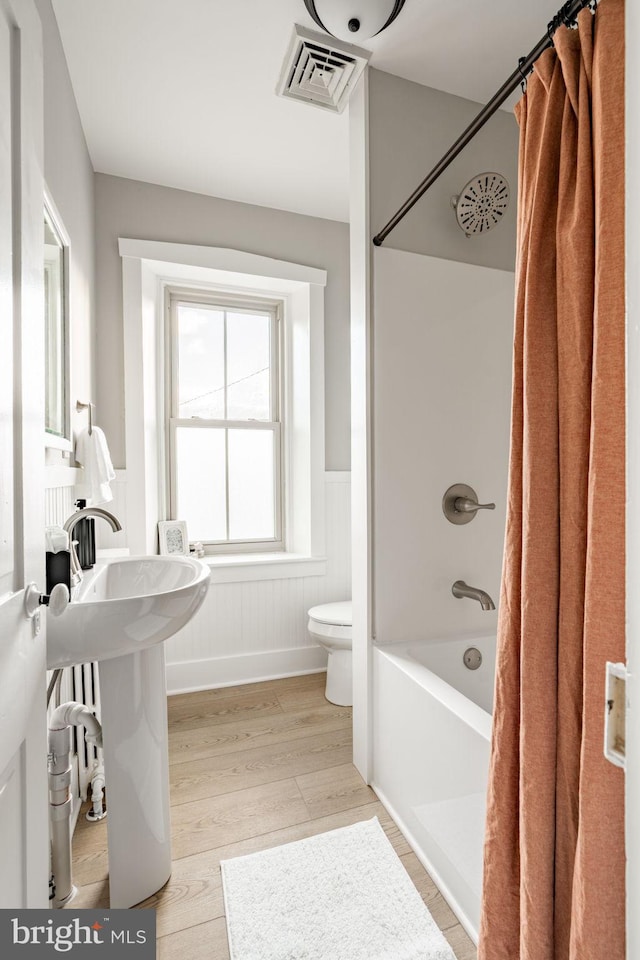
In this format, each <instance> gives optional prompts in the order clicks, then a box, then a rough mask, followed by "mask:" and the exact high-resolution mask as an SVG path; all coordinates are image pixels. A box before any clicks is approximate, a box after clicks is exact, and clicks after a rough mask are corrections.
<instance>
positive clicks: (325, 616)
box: [308, 600, 353, 627]
mask: <svg viewBox="0 0 640 960" xmlns="http://www.w3.org/2000/svg"><path fill="white" fill-rule="evenodd" d="M308 616H309V619H310V620H315V621H316V623H326V624H329V625H330V626H334V627H351V625H352V617H353V613H352V604H351V600H341V601H339V602H338V603H321V604H319V605H318V606H317V607H311V609H310V610H309V614H308Z"/></svg>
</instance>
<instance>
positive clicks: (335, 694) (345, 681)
mask: <svg viewBox="0 0 640 960" xmlns="http://www.w3.org/2000/svg"><path fill="white" fill-rule="evenodd" d="M351 623H352V621H351V600H342V601H340V603H323V604H320V605H319V606H317V607H311V609H310V610H309V625H308V626H309V633H310V634H311V636H312V637H313V639H314V640H316V641H317V642H318V643H319V644H320V646H321V647H324V648H325V650H326V651H327V653H328V654H329V659H328V660H327V686H326V688H325V693H324V695H325V697H326V698H327V700H329V702H330V703H335V704H337V705H338V706H340V707H350V706H351V705H352V703H353V691H352V683H353V670H352V666H351Z"/></svg>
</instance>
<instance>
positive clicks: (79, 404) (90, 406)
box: [76, 400, 93, 436]
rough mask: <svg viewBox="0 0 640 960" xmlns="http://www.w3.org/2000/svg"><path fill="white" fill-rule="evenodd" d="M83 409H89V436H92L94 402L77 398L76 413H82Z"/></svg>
mask: <svg viewBox="0 0 640 960" xmlns="http://www.w3.org/2000/svg"><path fill="white" fill-rule="evenodd" d="M82 410H88V411H89V436H91V434H92V433H93V404H92V403H82V401H81V400H76V413H80V412H81V411H82Z"/></svg>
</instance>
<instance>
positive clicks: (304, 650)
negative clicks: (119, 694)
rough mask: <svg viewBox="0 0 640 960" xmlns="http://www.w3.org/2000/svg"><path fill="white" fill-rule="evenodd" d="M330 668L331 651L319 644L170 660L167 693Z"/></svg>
mask: <svg viewBox="0 0 640 960" xmlns="http://www.w3.org/2000/svg"><path fill="white" fill-rule="evenodd" d="M326 669H327V653H326V651H325V650H323V649H322V647H319V646H316V645H315V644H314V645H313V646H309V647H301V648H298V649H294V650H272V651H269V652H265V653H249V654H244V655H242V656H238V657H215V658H212V659H209V660H186V661H182V662H179V663H168V664H167V667H166V670H167V693H168V694H169V695H170V696H171V695H172V694H176V693H192V692H194V691H196V690H213V689H215V688H216V687H231V686H235V685H236V684H241V683H256V682H258V681H261V680H279V679H280V678H282V677H297V676H303V675H304V674H306V673H321V672H322V671H324V670H326Z"/></svg>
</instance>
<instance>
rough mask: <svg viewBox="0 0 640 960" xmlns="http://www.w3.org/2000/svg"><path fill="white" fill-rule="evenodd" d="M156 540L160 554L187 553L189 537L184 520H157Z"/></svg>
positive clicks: (185, 554) (184, 554)
mask: <svg viewBox="0 0 640 960" xmlns="http://www.w3.org/2000/svg"><path fill="white" fill-rule="evenodd" d="M158 540H159V542H160V553H161V555H162V556H176V554H178V555H180V556H188V555H189V538H188V536H187V525H186V523H185V521H184V520H159V521H158Z"/></svg>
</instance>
